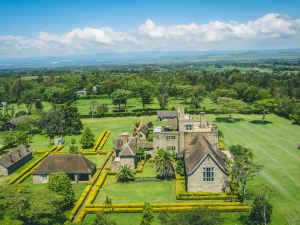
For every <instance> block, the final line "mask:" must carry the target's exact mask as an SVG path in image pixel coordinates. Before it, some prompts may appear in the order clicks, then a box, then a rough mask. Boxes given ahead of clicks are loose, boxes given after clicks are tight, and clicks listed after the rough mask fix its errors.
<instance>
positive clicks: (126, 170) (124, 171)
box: [117, 165, 134, 183]
mask: <svg viewBox="0 0 300 225" xmlns="http://www.w3.org/2000/svg"><path fill="white" fill-rule="evenodd" d="M132 180H134V173H133V171H132V170H131V168H130V167H129V166H128V165H123V166H121V167H120V170H119V173H118V174H117V181H118V182H121V183H128V182H129V181H132Z"/></svg>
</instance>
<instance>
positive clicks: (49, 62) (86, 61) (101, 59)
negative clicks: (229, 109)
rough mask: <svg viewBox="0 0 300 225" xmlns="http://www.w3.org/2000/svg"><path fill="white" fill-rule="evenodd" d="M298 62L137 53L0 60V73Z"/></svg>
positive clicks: (262, 54) (250, 54) (288, 53)
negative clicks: (20, 70)
mask: <svg viewBox="0 0 300 225" xmlns="http://www.w3.org/2000/svg"><path fill="white" fill-rule="evenodd" d="M279 59H283V60H290V59H300V49H288V50H285V49H283V50H257V51H209V52H139V53H136V52H135V53H102V54H80V55H60V56H49V57H31V58H7V59H5V58H4V59H0V70H11V69H35V68H62V67H85V66H103V65H116V64H119V65H124V64H157V63H159V64H170V63H204V62H210V63H216V62H233V61H234V62H257V61H263V60H279Z"/></svg>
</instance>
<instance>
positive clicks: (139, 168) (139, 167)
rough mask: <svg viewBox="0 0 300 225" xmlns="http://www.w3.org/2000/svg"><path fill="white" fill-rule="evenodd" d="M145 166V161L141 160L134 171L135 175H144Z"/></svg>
mask: <svg viewBox="0 0 300 225" xmlns="http://www.w3.org/2000/svg"><path fill="white" fill-rule="evenodd" d="M144 165H145V160H141V161H140V162H139V163H138V164H137V168H136V169H135V170H134V172H135V173H142V172H143V170H144Z"/></svg>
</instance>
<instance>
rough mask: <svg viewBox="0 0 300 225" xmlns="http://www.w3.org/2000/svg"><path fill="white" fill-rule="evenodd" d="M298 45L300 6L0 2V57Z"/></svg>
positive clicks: (234, 1) (292, 0)
mask: <svg viewBox="0 0 300 225" xmlns="http://www.w3.org/2000/svg"><path fill="white" fill-rule="evenodd" d="M299 47H300V0H284V1H283V0H280V1H279V0H249V1H245V0H210V1H207V0H206V1H204V0H160V1H159V0H151V1H150V0H122V1H121V0H110V1H104V0H97V1H96V0H95V1H94V0H22V1H20V0H1V1H0V57H1V58H9V57H32V56H50V55H61V54H79V53H105V52H142V51H215V50H254V49H255V50H257V49H287V48H299Z"/></svg>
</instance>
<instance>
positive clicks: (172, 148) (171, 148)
mask: <svg viewBox="0 0 300 225" xmlns="http://www.w3.org/2000/svg"><path fill="white" fill-rule="evenodd" d="M175 149H176V147H175V146H168V147H167V150H172V151H174V150H175Z"/></svg>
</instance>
